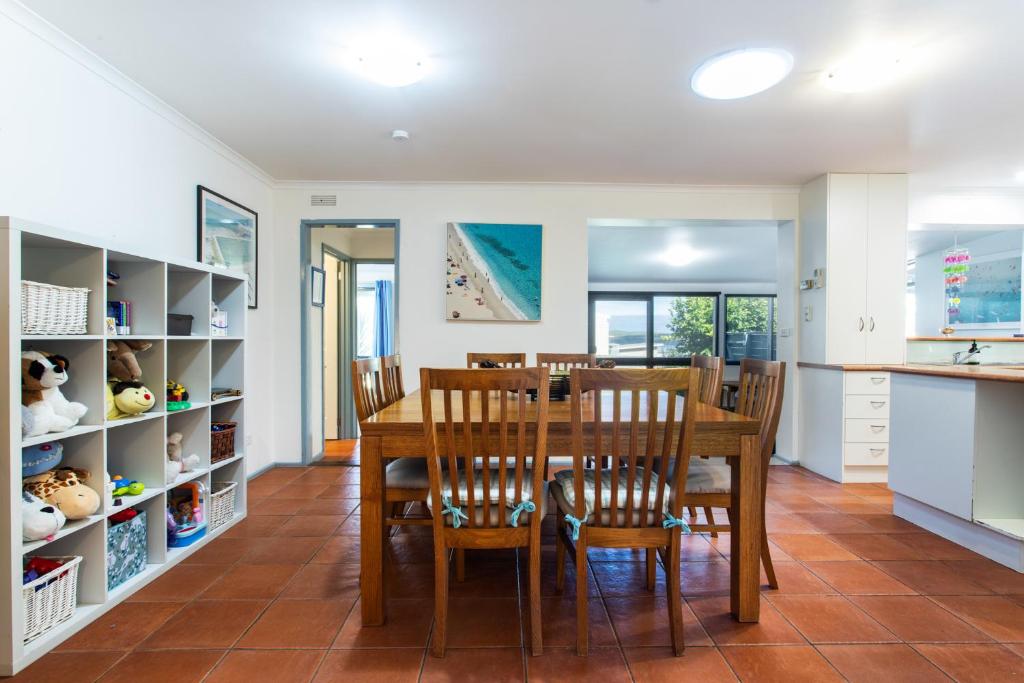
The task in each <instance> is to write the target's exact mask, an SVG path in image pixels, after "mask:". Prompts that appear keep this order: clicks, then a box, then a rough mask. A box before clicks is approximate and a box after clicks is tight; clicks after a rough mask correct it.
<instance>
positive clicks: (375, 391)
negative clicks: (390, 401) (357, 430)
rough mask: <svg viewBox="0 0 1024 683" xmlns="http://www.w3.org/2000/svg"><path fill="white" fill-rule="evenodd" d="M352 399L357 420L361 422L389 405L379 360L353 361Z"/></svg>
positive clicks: (363, 359)
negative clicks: (385, 396) (382, 381)
mask: <svg viewBox="0 0 1024 683" xmlns="http://www.w3.org/2000/svg"><path fill="white" fill-rule="evenodd" d="M352 397H353V398H354V399H355V404H356V419H358V420H359V421H360V422H362V421H363V420H365V419H366V418H368V417H370V416H371V415H373V414H374V413H376V412H377V411H379V410H381V409H382V408H384V407H385V406H386V405H387V404H386V403H385V402H384V390H383V387H382V385H381V372H380V359H379V358H361V359H359V360H354V361H352Z"/></svg>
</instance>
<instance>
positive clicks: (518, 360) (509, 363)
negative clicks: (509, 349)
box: [466, 353, 526, 368]
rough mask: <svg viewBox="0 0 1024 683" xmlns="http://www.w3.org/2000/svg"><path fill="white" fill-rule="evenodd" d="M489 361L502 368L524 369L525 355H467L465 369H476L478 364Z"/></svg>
mask: <svg viewBox="0 0 1024 683" xmlns="http://www.w3.org/2000/svg"><path fill="white" fill-rule="evenodd" d="M486 360H489V361H491V362H493V363H497V364H498V365H500V366H501V367H503V368H525V367H526V354H525V353H467V354H466V367H467V368H478V367H480V363H482V362H484V361H486Z"/></svg>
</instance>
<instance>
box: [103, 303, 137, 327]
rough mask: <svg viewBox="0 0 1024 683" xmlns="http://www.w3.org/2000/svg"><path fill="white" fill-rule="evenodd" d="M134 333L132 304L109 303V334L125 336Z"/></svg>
mask: <svg viewBox="0 0 1024 683" xmlns="http://www.w3.org/2000/svg"><path fill="white" fill-rule="evenodd" d="M131 333H132V302H130V301H108V302H107V334H115V335H124V334H131Z"/></svg>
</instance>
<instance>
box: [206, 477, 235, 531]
mask: <svg viewBox="0 0 1024 683" xmlns="http://www.w3.org/2000/svg"><path fill="white" fill-rule="evenodd" d="M237 490H238V484H237V483H235V482H233V481H220V482H214V483H213V493H211V494H210V513H209V527H210V531H211V532H212V531H213V530H214V529H216V528H218V527H221V526H224V525H225V524H227V523H228V522H230V521H231V519H232V518H233V517H234V516H235V492H236V491H237Z"/></svg>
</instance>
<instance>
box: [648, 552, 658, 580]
mask: <svg viewBox="0 0 1024 683" xmlns="http://www.w3.org/2000/svg"><path fill="white" fill-rule="evenodd" d="M656 558H657V551H656V550H655V549H654V548H648V549H647V590H649V591H653V590H654V586H655V585H656V584H657V580H658V577H657V576H655V572H656V571H657V570H658V560H657V559H656Z"/></svg>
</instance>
